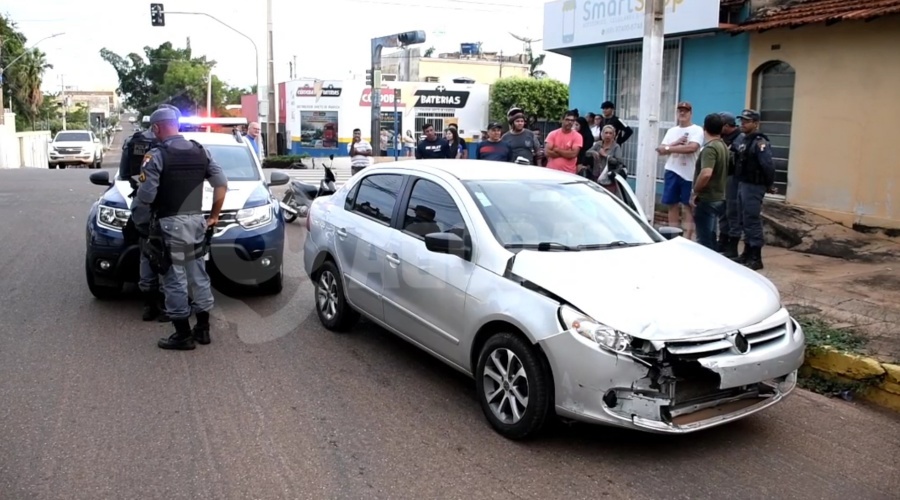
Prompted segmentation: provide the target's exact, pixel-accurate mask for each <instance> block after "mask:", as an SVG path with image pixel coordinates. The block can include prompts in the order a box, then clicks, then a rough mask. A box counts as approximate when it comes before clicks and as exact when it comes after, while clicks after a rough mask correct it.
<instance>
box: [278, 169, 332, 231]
mask: <svg viewBox="0 0 900 500" xmlns="http://www.w3.org/2000/svg"><path fill="white" fill-rule="evenodd" d="M328 159H329V160H330V162H329V164H328V166H325V164H324V163H323V164H322V168H323V169H325V176H324V177H323V178H322V180H321V181H319V185H318V186H316V185H315V184H309V183H307V182H303V181H299V180H293V181H291V183H290V185H289V186H288V189H287V191H286V192H285V193H284V198H282V200H281V203H280V204H281V208H282V209H283V210H284V221H285V222H287V223H288V224H290V223H291V222H294V221H295V220H297V217H306V215H307V214H308V213H309V207H310V206H311V205H312V202H313V200H315V199H316V198H318V197H320V196H328V195H332V194H334V193H336V192H337V187H335V185H334V182H335V180H336V178H335V176H334V171H333V170H332V166H331V165H332V164H333V163H334V155H329V156H328ZM311 161H312V168H313V169H315V168H316V160H315V159H312V160H311Z"/></svg>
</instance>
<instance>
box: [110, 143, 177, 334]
mask: <svg viewBox="0 0 900 500" xmlns="http://www.w3.org/2000/svg"><path fill="white" fill-rule="evenodd" d="M157 142H158V141H157V140H156V136H155V135H153V133H152V132H150V131H149V130H145V131H138V132H135V133H134V135H132V136H131V137H129V138H128V139H127V140H126V142H125V145H124V146H123V148H122V149H123V152H122V158H121V160H119V178H120V179H131V180H132V181H133V182H132V185H136V184H137V183H138V182H139V180H140V174H141V165H142V164H143V162H144V159H145V157H146V156H147V155H148V154H149V153H150V150H151V149H153V148H154V147H156V146H157ZM136 192H137V190H135V193H136ZM138 243H139V244H140V245H142V246H143V245H145V244H146V240H145V239H144V238H140V240H139V241H138ZM138 288H139V289H140V290H141V294H142V295H143V296H144V311H143V313H142V317H141V319H143V320H144V321H153V320H154V319H158V320H159V321H160V322H167V321H169V320H168V318H166V316H165V314H161V312H162V309H163V296H162V293H161V292H160V291H159V275H158V274H156V273H155V272H153V269H152V268H151V266H150V262H149V260H148V259H147V255H146V254H145V253H144V252H141V258H140V280H139V281H138Z"/></svg>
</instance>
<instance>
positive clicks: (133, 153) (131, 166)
mask: <svg viewBox="0 0 900 500" xmlns="http://www.w3.org/2000/svg"><path fill="white" fill-rule="evenodd" d="M156 145H157V141H155V140H150V139H147V138H146V137H144V134H143V132H135V134H134V135H132V136H131V139H129V141H128V149H127V151H126V152H125V154H126V156H127V157H128V172H125V173H126V174H128V177H134V176H136V175H141V165H143V163H144V155H145V154H147V153H149V152H150V150H151V149H153V148H155V147H156ZM119 175H121V174H119Z"/></svg>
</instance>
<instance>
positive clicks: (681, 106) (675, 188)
mask: <svg viewBox="0 0 900 500" xmlns="http://www.w3.org/2000/svg"><path fill="white" fill-rule="evenodd" d="M693 110H694V108H693V107H692V106H691V103H689V102H684V101H682V102H679V103H678V106H677V107H676V115H677V120H678V121H677V124H676V125H675V126H674V127H672V128H670V129H669V130H667V131H666V136H665V137H664V138H663V142H662V144H660V145H659V147H657V148H656V152H657V153H659V154H660V155H663V156H667V158H666V174H665V178H664V180H663V194H662V200H661V201H662V203H663V205H668V206H669V225H670V226H673V227H682V228H683V229H684V237H685V238H687V239H689V240H690V239H693V237H694V216H693V213H692V212H691V190H692V188H693V186H692V184H693V179H694V165H696V164H697V158H698V157H699V156H700V145H702V144H703V140H704V137H705V136H704V132H703V127H700V126H699V125H694V124H693V123H692V122H691V118H692V117H693ZM682 207H684V210H682ZM682 217H683V218H684V225H683V226H682V225H681V224H680V219H681V218H682Z"/></svg>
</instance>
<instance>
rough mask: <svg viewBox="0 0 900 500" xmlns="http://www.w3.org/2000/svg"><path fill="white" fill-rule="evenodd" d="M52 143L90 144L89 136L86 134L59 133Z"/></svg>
mask: <svg viewBox="0 0 900 500" xmlns="http://www.w3.org/2000/svg"><path fill="white" fill-rule="evenodd" d="M54 142H91V134H89V133H87V132H60V133H58V134H56V139H54Z"/></svg>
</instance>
